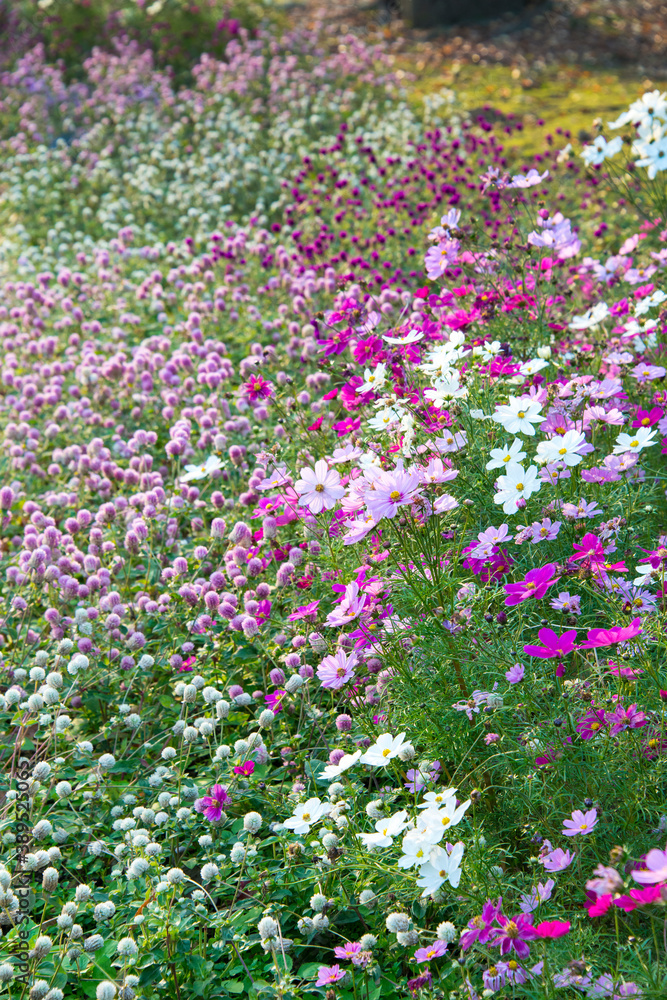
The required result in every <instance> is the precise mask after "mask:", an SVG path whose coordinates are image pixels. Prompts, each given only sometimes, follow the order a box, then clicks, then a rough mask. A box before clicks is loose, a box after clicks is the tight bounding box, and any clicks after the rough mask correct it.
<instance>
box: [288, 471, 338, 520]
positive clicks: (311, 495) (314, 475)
mask: <svg viewBox="0 0 667 1000" xmlns="http://www.w3.org/2000/svg"><path fill="white" fill-rule="evenodd" d="M300 475H301V479H297V481H296V483H295V484H294V488H295V490H296V491H297V493H298V494H299V502H300V503H301V504H304V505H305V506H306V507H308V509H309V510H310V511H311V512H312V513H313V514H320V513H321V512H322V511H323V510H331V508H332V507H335V506H336V500H340V498H341V497H342V496H344V495H345V488H344V487H343V486H341V485H340V475H339V474H338V473H337V472H336V470H335V469H330V468H329V466H328V465H327V463H326V462H325V461H324V459H323V458H321V459H320V460H319V461H317V462H315V467H314V469H309V468H305V469H302V470H301V473H300Z"/></svg>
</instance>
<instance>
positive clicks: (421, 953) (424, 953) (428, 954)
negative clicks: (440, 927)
mask: <svg viewBox="0 0 667 1000" xmlns="http://www.w3.org/2000/svg"><path fill="white" fill-rule="evenodd" d="M446 951H447V942H446V941H434V942H433V944H430V945H428V947H426V948H418V949H417V951H416V952H415V955H414V958H413V962H430V961H431V960H432V959H434V958H441V956H442V955H444V954H445V952H446Z"/></svg>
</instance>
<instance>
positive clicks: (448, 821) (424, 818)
mask: <svg viewBox="0 0 667 1000" xmlns="http://www.w3.org/2000/svg"><path fill="white" fill-rule="evenodd" d="M470 804H471V802H470V799H468V800H467V802H462V803H461V805H460V806H457V805H456V797H455V796H454V795H452V796H451V797H450V798H448V799H445V801H444V802H443V803H442V804H441V806H440V808H439V809H424V811H423V812H422V813H420V815H419V817H418V819H417V829H418V830H419V831H420V832H421V833H430V834H431V835H432V836H433V843H434V844H437V843H439V842H440V840H442V838H443V836H444V833H445V830H449V828H450V826H458V824H459V823H460V822H461V820H462V819H463V817H464V816H465V814H466V812H467V811H468V809H469V808H470Z"/></svg>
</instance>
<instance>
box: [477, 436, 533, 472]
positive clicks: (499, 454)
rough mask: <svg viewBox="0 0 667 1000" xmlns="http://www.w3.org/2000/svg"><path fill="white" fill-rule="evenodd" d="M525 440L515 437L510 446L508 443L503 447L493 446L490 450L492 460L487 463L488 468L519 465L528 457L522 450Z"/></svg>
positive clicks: (504, 467)
mask: <svg viewBox="0 0 667 1000" xmlns="http://www.w3.org/2000/svg"><path fill="white" fill-rule="evenodd" d="M522 448H523V442H522V441H521V438H514V440H513V441H512V444H511V445H510V447H509V448H508V447H507V445H506V444H504V445H503V446H502V448H492V449H491V451H490V455H491V461H489V462H487V463H486V468H487V469H506V468H507V467H508V466H510V465H519V464H520V463H521V462H522V461H523V460H524V458H525V457H526V453H525V451H522V450H521V449H522Z"/></svg>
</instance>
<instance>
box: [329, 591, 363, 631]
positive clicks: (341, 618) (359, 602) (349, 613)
mask: <svg viewBox="0 0 667 1000" xmlns="http://www.w3.org/2000/svg"><path fill="white" fill-rule="evenodd" d="M333 589H334V590H340V589H342V588H341V587H340V586H339V585H338V584H334V586H333ZM343 593H344V596H343V600H342V601H341V602H340V604H338V605H337V606H336V607H335V608H334V609H333V611H330V612H329V614H328V615H327V619H326V621H327V625H328V626H329V628H338V627H339V626H341V625H346V624H347V622H351V621H352V620H353V619H354V618H356V617H357V615H360V614H361V612H362V611H363V609H364V607H365V605H366V602H367V600H368V594H361V593H360V590H359V584H358V583H357V582H356V580H353V581H352V583H348V584H347V586H346V587H345V589H344V591H343Z"/></svg>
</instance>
